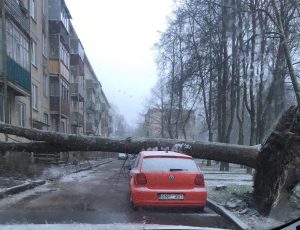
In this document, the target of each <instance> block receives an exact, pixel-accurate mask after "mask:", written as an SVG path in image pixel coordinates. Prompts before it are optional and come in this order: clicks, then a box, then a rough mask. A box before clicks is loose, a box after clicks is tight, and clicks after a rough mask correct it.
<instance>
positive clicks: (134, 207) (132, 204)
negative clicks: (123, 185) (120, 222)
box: [130, 194, 139, 211]
mask: <svg viewBox="0 0 300 230" xmlns="http://www.w3.org/2000/svg"><path fill="white" fill-rule="evenodd" d="M130 206H131V208H132V210H133V211H138V210H139V208H138V207H137V206H135V205H134V203H133V201H132V197H131V194H130Z"/></svg>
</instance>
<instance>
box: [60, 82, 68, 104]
mask: <svg viewBox="0 0 300 230" xmlns="http://www.w3.org/2000/svg"><path fill="white" fill-rule="evenodd" d="M61 96H62V99H63V100H65V101H66V102H69V85H68V84H67V83H66V82H65V81H62V82H61Z"/></svg>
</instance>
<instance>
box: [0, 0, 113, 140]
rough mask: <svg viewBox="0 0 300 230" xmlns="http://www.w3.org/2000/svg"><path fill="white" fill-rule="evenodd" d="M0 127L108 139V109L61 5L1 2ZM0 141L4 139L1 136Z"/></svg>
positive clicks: (41, 0)
mask: <svg viewBox="0 0 300 230" xmlns="http://www.w3.org/2000/svg"><path fill="white" fill-rule="evenodd" d="M0 7H1V9H5V10H1V19H0V20H1V23H0V51H1V55H0V74H1V75H0V76H1V77H0V121H3V122H6V123H11V124H13V125H17V126H22V127H27V128H31V127H33V128H37V129H43V130H51V131H59V132H66V133H74V134H88V135H99V136H103V137H108V136H109V135H110V133H111V126H112V125H111V122H112V118H111V115H110V105H109V102H108V100H107V98H106V96H105V94H104V91H103V89H102V86H101V83H100V82H99V80H98V79H97V76H96V74H95V72H94V70H93V67H92V65H91V64H90V62H89V60H88V58H87V56H86V54H85V51H84V47H83V45H82V43H81V41H80V39H79V37H78V35H77V33H76V31H75V29H74V27H73V25H72V24H71V22H70V19H71V14H70V12H69V10H68V8H67V6H66V4H65V1H64V0H51V1H49V0H0ZM0 139H1V140H3V139H5V140H6V141H7V138H4V135H1V134H0Z"/></svg>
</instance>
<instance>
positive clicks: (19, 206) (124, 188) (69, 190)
mask: <svg viewBox="0 0 300 230" xmlns="http://www.w3.org/2000/svg"><path fill="white" fill-rule="evenodd" d="M121 165H122V161H118V160H114V161H112V162H110V163H107V164H103V165H100V166H99V167H97V168H93V169H91V170H88V171H84V172H78V173H74V174H71V175H68V176H65V177H63V178H61V179H60V180H57V181H51V182H48V183H46V184H45V185H42V186H39V187H37V188H34V189H31V190H28V191H26V192H23V193H21V194H18V195H14V196H11V197H8V198H6V199H3V200H0V224H16V223H17V224H29V223H32V224H45V223H50V224H51V223H52V224H54V223H64V224H66V223H87V224H112V223H124V224H125V223H126V224H127V223H133V224H166V225H186V226H200V227H214V228H230V229H232V228H235V226H233V225H232V224H230V223H229V222H228V221H227V220H226V219H225V218H223V217H221V216H220V215H218V214H216V213H215V212H214V211H212V210H211V209H210V208H208V207H206V208H205V209H204V211H203V212H199V211H196V210H174V209H140V210H138V211H133V210H132V209H131V207H130V204H129V190H128V188H129V186H128V174H127V171H126V170H120V169H121Z"/></svg>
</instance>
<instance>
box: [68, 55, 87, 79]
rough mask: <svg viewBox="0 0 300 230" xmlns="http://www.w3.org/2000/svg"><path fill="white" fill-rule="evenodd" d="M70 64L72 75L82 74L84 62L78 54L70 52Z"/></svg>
mask: <svg viewBox="0 0 300 230" xmlns="http://www.w3.org/2000/svg"><path fill="white" fill-rule="evenodd" d="M70 66H71V69H72V74H73V75H74V76H83V75H84V63H83V61H82V60H81V58H80V56H79V55H78V54H71V57H70Z"/></svg>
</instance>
